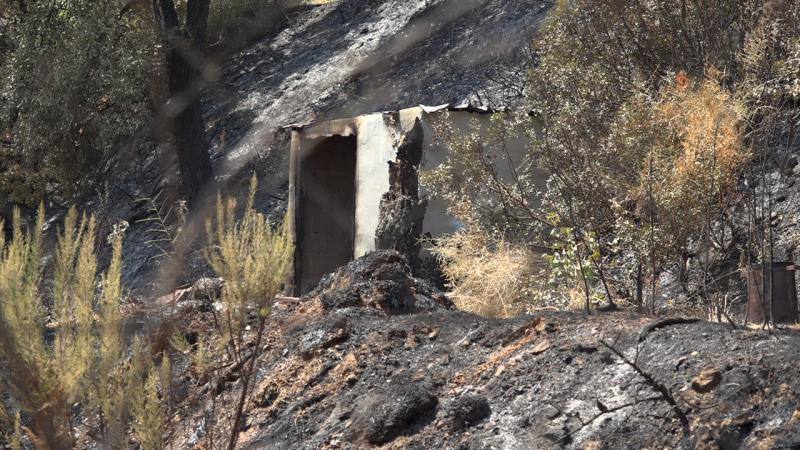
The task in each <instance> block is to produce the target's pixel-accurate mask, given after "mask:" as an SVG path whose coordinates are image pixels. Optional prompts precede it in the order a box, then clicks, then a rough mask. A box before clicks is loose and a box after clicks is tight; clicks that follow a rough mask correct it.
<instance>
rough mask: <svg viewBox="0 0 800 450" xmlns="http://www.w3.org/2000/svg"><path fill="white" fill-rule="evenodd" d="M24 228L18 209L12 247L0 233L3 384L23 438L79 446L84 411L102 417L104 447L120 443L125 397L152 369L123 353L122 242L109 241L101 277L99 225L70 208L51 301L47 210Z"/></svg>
mask: <svg viewBox="0 0 800 450" xmlns="http://www.w3.org/2000/svg"><path fill="white" fill-rule="evenodd" d="M20 224H21V220H20V213H19V211H18V210H17V211H15V212H14V221H13V227H12V228H13V236H12V239H11V240H10V241H8V242H6V241H5V240H4V238H3V235H2V234H0V358H2V362H3V364H4V365H5V366H6V367H8V371H9V372H8V373H9V377H8V378H7V379H6V380H5V381H6V383H5V385H6V387H7V388H8V389H9V391H10V394H11V395H12V397H13V399H14V401H15V403H16V404H17V406H18V407H19V409H20V410H21V411H22V412H23V413H24V414H25V416H26V417H28V418H29V422H30V428H25V432H26V434H27V435H28V437H29V438H30V439H31V441H33V443H34V444H35V445H36V446H37V447H41V448H52V449H62V448H63V449H67V448H72V447H73V446H74V444H75V438H74V432H73V429H72V425H73V424H72V423H71V415H70V410H71V408H72V406H73V405H74V404H75V403H80V404H82V405H83V406H84V408H87V409H88V410H89V411H97V412H98V413H100V418H101V419H100V420H101V424H100V425H101V429H103V430H104V431H105V432H104V436H103V440H104V443H105V445H108V446H113V445H117V444H119V443H122V442H124V441H125V439H126V437H125V436H126V433H125V432H126V429H127V428H126V420H127V417H126V415H127V411H128V407H129V402H130V401H131V399H130V397H129V396H127V394H126V391H127V390H128V387H129V386H130V382H131V380H135V379H137V377H138V376H140V374H141V373H142V371H143V370H146V369H144V368H143V366H142V365H141V364H133V363H130V362H127V361H126V360H125V358H124V355H123V342H122V337H121V325H122V323H121V315H120V311H119V305H120V298H121V296H122V285H121V283H120V274H121V262H122V261H121V258H122V239H121V236H112V237H111V240H112V247H113V249H112V258H111V262H110V264H109V267H108V269H107V270H106V272H105V273H104V274H98V263H97V254H96V246H97V242H96V236H95V234H96V225H95V220H94V218H93V217H86V216H84V217H83V218H81V219H80V220H78V213H77V211H76V210H75V208H72V209H70V211H69V213H68V214H67V216H66V219H65V221H64V228H63V230H62V231H61V232H60V233H59V234H58V243H57V247H56V250H55V256H54V260H53V261H54V264H53V265H54V268H53V278H52V287H53V290H52V297H49V296H46V295H44V293H43V292H42V290H41V289H40V285H41V284H42V281H43V280H42V273H43V267H42V261H43V258H42V257H43V254H42V229H43V226H44V208H43V207H40V208H39V214H38V220H37V222H36V225H35V227H34V228H33V229H32V230H29V231H25V230H23V229H22V227H21V225H20ZM0 228H2V227H1V226H0Z"/></svg>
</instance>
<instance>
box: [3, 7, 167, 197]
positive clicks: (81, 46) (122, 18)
mask: <svg viewBox="0 0 800 450" xmlns="http://www.w3.org/2000/svg"><path fill="white" fill-rule="evenodd" d="M19 4H20V5H24V9H23V8H19V7H14V6H11V5H9V6H8V7H7V9H6V11H7V24H6V27H5V31H6V33H5V34H6V36H7V39H8V41H9V47H10V48H9V49H8V51H7V57H6V58H4V60H3V62H2V69H0V70H1V71H2V72H0V73H2V79H0V107H1V108H2V114H1V115H0V130H2V133H3V135H4V139H3V141H4V142H5V145H3V146H2V147H0V191H4V192H7V193H9V195H10V198H11V200H13V201H16V202H24V203H33V204H35V203H36V202H38V200H39V199H41V198H42V195H43V194H46V193H52V194H56V198H59V197H60V198H62V199H68V198H71V197H73V196H75V195H79V194H85V193H86V192H87V191H91V189H92V188H94V187H96V183H97V182H99V181H103V180H105V179H107V176H108V175H109V173H110V172H112V171H113V170H114V168H115V166H116V165H117V163H118V162H119V161H120V159H121V158H123V156H122V155H123V153H124V152H123V150H124V149H125V148H126V146H127V145H129V144H130V143H131V138H132V137H133V136H135V135H136V134H137V133H138V132H139V131H140V130H141V128H142V125H143V123H144V122H145V121H146V119H147V117H149V115H150V106H149V103H148V96H147V89H148V84H147V82H146V80H147V79H148V71H149V70H150V69H151V65H152V63H153V60H154V59H153V58H154V53H155V49H154V46H153V38H152V33H151V30H150V26H149V24H148V23H147V22H146V21H145V20H144V16H143V14H142V11H140V9H139V8H133V9H131V10H130V11H128V12H127V13H125V14H121V13H120V9H119V6H118V5H116V4H115V3H113V2H95V1H89V0H70V1H66V2H45V1H31V2H20V3H19Z"/></svg>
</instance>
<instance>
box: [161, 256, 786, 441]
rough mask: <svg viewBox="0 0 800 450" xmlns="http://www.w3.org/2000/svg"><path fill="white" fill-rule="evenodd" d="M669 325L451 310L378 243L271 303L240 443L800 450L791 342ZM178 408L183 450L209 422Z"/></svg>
mask: <svg viewBox="0 0 800 450" xmlns="http://www.w3.org/2000/svg"><path fill="white" fill-rule="evenodd" d="M198 319H199V318H198V317H194V318H193V319H192V321H191V322H192V323H193V324H195V325H192V326H190V329H193V330H194V331H197V332H201V333H202V332H203V330H202V328H200V329H198V328H197V327H198V326H200V325H197V324H202V323H209V321H208V320H202V319H201V320H198ZM675 322H678V323H674V322H673V323H671V322H664V321H661V322H655V323H654V322H652V319H651V318H647V317H641V316H636V315H633V314H630V313H612V314H601V315H597V316H591V317H588V318H587V317H584V316H582V315H580V314H575V313H542V314H539V315H533V316H524V317H519V318H515V319H507V320H499V319H486V318H481V317H477V316H474V315H471V314H467V313H463V312H459V311H455V310H452V309H450V308H449V307H448V305H447V300H446V299H445V298H444V297H443V296H441V294H437V293H436V292H435V291H434V290H432V289H430V288H429V287H428V286H427V285H426V284H425V283H424V282H422V281H419V280H415V279H413V278H411V276H410V275H409V270H408V267H407V266H406V264H405V262H404V260H403V258H402V257H401V256H399V255H398V254H396V253H392V252H378V253H376V254H373V255H370V256H367V257H365V258H363V259H361V260H358V261H355V262H353V263H351V264H350V265H349V266H348V267H346V268H343V269H341V270H340V271H338V272H337V273H336V274H334V275H332V276H329V277H327V278H326V279H325V280H323V282H322V284H321V286H320V288H319V289H318V290H317V291H315V292H314V293H312V294H311V295H310V296H309V297H307V298H304V299H302V300H301V301H300V302H288V303H287V302H283V303H281V304H279V305H278V306H276V308H275V312H274V316H273V322H272V323H271V325H270V330H271V331H270V335H269V339H268V341H267V344H266V345H265V347H264V352H263V354H262V356H261V359H260V361H261V367H262V370H261V371H260V373H259V380H258V382H257V384H256V389H255V397H254V398H253V409H252V410H251V412H250V414H249V416H248V417H247V421H246V430H245V431H244V432H243V433H242V436H241V440H240V442H239V444H240V446H241V447H242V448H274V449H280V448H285V449H289V448H292V449H294V448H307V449H315V448H353V449H354V448H369V447H380V446H384V447H385V448H465V449H467V448H468V449H484V448H485V449H489V448H509V449H529V448H612V449H613V448H678V447H681V446H682V445H683V444H685V443H686V442H691V443H693V445H695V446H697V448H723V449H734V448H798V446H800V410H798V409H797V405H798V404H800V403H798V401H799V400H800V382H798V380H797V378H796V376H795V371H793V370H788V369H787V368H788V367H790V366H791V364H792V361H796V359H797V358H798V352H800V350H799V349H800V335H798V334H797V333H792V332H785V331H784V332H780V333H779V334H777V335H774V336H771V335H769V334H768V333H767V332H765V331H761V330H741V329H739V330H733V329H731V328H730V327H729V326H728V325H723V324H714V323H705V322H687V323H680V321H675ZM201 327H202V326H201ZM643 329H647V331H646V332H644V333H642V330H643ZM186 331H188V330H186ZM602 342H606V343H608V344H609V345H610V346H612V347H613V348H614V349H615V350H617V351H619V352H620V354H622V355H625V357H626V358H627V359H629V360H631V361H635V363H636V368H634V367H633V366H632V365H630V364H627V363H625V362H624V361H623V360H622V359H621V358H620V357H619V356H618V355H615V354H614V352H613V351H612V350H610V349H609V348H608V347H606V346H605V345H604V344H603V343H602ZM637 370H641V373H638V372H637ZM648 377H649V378H650V379H651V382H648ZM236 378H237V377H236V375H235V373H234V374H230V375H229V376H228V377H226V378H225V379H226V380H227V381H228V382H229V383H226V384H224V385H223V386H224V388H223V390H222V394H221V396H220V397H219V398H218V399H217V401H216V403H217V405H226V404H229V401H230V399H232V398H233V395H234V394H235V392H236V390H237V383H236ZM187 383H189V384H192V383H196V380H194V379H189V380H188V381H187ZM196 389H200V390H206V389H209V386H208V385H205V386H195V387H189V390H190V391H194V390H196ZM659 389H663V392H666V393H668V395H667V396H664V395H663V394H662V393H661V392H660V391H659ZM667 398H669V399H670V400H672V401H675V402H676V404H677V408H678V409H680V411H681V412H682V413H683V414H684V415H685V417H686V419H687V423H686V428H683V427H682V426H681V422H680V420H679V417H680V415H679V414H676V412H675V408H674V407H673V406H671V405H670V404H669V400H667ZM186 408H187V409H184V410H183V411H182V412H181V414H180V416H181V417H184V420H183V422H182V423H181V426H179V427H176V429H179V430H180V429H183V430H192V432H191V433H189V434H183V433H178V434H177V435H175V436H174V438H175V441H174V443H175V444H177V446H178V447H181V448H182V447H184V446H190V444H191V443H192V442H198V441H200V440H202V438H203V437H204V436H205V434H204V433H205V432H206V430H207V424H206V423H205V422H204V419H203V417H204V416H203V414H202V412H201V411H199V410H198V409H192V407H191V406H188V407H186ZM219 423H220V424H221V425H222V426H223V427H224V424H225V423H226V421H225V420H223V421H221V422H219ZM683 430H686V431H685V433H686V434H685V436H684V431H683ZM217 432H219V431H217Z"/></svg>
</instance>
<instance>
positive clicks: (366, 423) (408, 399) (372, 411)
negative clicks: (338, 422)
mask: <svg viewBox="0 0 800 450" xmlns="http://www.w3.org/2000/svg"><path fill="white" fill-rule="evenodd" d="M438 403H439V401H438V399H437V398H436V397H435V396H433V395H432V394H431V393H430V387H429V386H427V385H424V384H403V385H399V386H395V387H390V388H387V389H385V390H382V391H380V392H378V393H375V394H372V395H370V396H368V397H367V398H365V399H363V400H362V401H360V402H359V404H358V406H357V407H356V408H355V411H356V412H355V413H354V416H353V425H352V426H351V427H350V429H351V433H352V436H351V438H354V439H359V438H363V439H364V440H366V441H367V442H368V443H370V444H373V445H380V444H385V443H387V442H391V441H392V440H394V439H395V438H397V437H398V436H410V435H413V434H415V433H416V432H418V431H419V430H420V429H422V428H423V427H424V426H425V425H426V424H428V423H430V422H431V421H432V420H433V418H434V417H435V416H436V407H437V405H438Z"/></svg>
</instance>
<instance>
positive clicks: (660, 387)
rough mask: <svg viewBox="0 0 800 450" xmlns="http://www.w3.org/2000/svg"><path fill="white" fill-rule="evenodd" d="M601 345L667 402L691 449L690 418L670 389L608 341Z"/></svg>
mask: <svg viewBox="0 0 800 450" xmlns="http://www.w3.org/2000/svg"><path fill="white" fill-rule="evenodd" d="M600 343H601V344H603V346H604V347H606V348H607V349H609V350H610V351H611V352H612V353H614V354H615V355H617V357H618V358H619V359H621V360H622V361H623V362H624V363H625V364H627V365H628V366H630V367H631V368H632V369H633V370H634V371H635V372H636V373H637V374H638V375H639V376H640V377H642V379H643V380H644V381H645V383H647V385H648V386H650V388H651V389H653V390H654V391H656V392H657V393H658V394H659V396H660V398H661V400H663V401H665V402H666V403H667V404H669V406H670V407H671V408H672V412H673V413H674V414H675V417H676V418H677V419H678V421H679V422H680V423H681V430H682V431H683V442H684V444H685V445H686V446H687V447H689V448H691V433H692V429H691V426H690V424H689V418H688V417H687V416H686V412H685V411H684V410H683V408H681V407H680V405H678V402H677V401H675V397H674V396H673V395H672V393H671V392H670V390H669V388H667V387H666V386H664V384H662V383H660V382H659V381H658V380H656V379H655V378H653V376H652V375H650V374H649V373H647V372H645V371H644V370H642V368H641V367H639V365H638V364H636V363H634V362H633V361H631V360H629V359H628V358H627V357H626V356H625V355H624V354H623V353H622V352H621V351H619V350H617V349H616V348H615V347H614V346H612V345H610V344H608V343H607V342H606V341H604V340H602V339H600Z"/></svg>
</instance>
